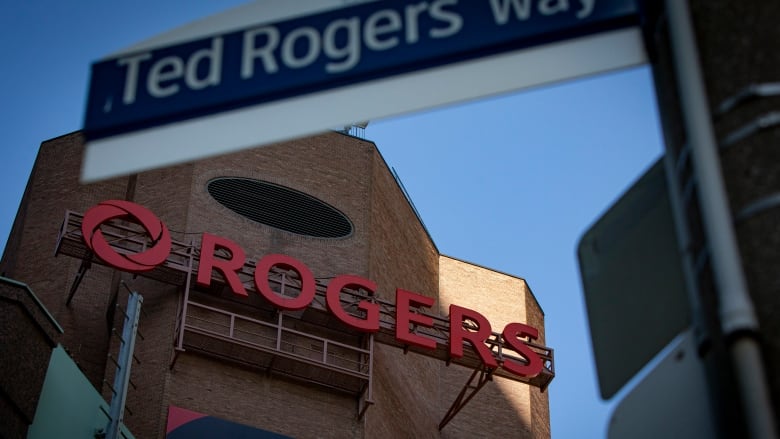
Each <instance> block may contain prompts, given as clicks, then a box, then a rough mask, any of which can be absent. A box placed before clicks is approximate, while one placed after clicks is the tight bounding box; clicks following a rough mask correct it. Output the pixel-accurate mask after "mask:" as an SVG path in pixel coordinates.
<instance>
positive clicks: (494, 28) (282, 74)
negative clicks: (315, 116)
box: [84, 0, 639, 140]
mask: <svg viewBox="0 0 780 439" xmlns="http://www.w3.org/2000/svg"><path fill="white" fill-rule="evenodd" d="M636 3H637V2H636V0H460V1H459V0H431V1H419V0H382V1H376V2H370V3H363V4H359V5H356V6H351V7H347V8H342V9H337V10H331V11H328V12H323V13H318V14H314V15H309V16H304V17H298V18H294V19H288V20H284V21H279V22H275V23H263V24H258V25H256V26H253V27H249V28H244V29H241V30H238V31H233V32H228V33H224V34H218V35H211V36H206V37H204V38H201V39H198V40H195V41H190V42H185V43H181V44H176V45H171V46H168V47H161V48H159V49H155V50H148V51H141V52H136V53H129V54H128V53H124V54H122V55H120V56H117V57H114V58H111V59H107V60H103V61H100V62H97V63H95V64H93V66H92V78H91V81H90V89H89V97H88V101H87V112H86V117H85V122H84V131H85V135H86V136H87V139H88V140H95V139H100V138H104V137H109V136H114V135H117V134H122V133H127V132H131V131H135V130H139V129H143V128H148V127H152V126H158V125H164V124H168V123H172V122H177V121H182V120H186V119H190V118H195V117H198V116H203V115H208V114H213V113H217V112H220V111H227V110H233V109H238V108H242V107H247V106H253V105H257V104H262V103H267V102H272V101H279V100H283V99H286V98H290V97H295V96H300V95H304V94H308V93H313V92H318V91H323V90H328V89H333V88H338V87H342V86H345V85H350V84H355V83H359V82H364V81H370V80H374V79H379V78H385V77H389V76H394V75H399V74H403V73H408V72H412V71H417V70H423V69H427V68H431V67H436V66H442V65H446V64H450V63H455V62H459V61H464V60H468V59H474V58H478V57H483V56H487V55H492V54H497V53H501V52H507V51H514V50H519V49H523V48H528V47H532V46H536V45H541V44H546V43H551V42H556V41H562V40H566V39H570V38H575V37H581V36H585V35H589V34H593V33H596V32H602V31H608V30H614V29H619V28H624V27H629V26H635V25H637V24H638V12H639V11H638V6H637V4H636ZM478 80H479V79H478V78H475V81H478ZM322 111H328V109H327V108H323V109H322Z"/></svg>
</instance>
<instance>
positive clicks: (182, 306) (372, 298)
mask: <svg viewBox="0 0 780 439" xmlns="http://www.w3.org/2000/svg"><path fill="white" fill-rule="evenodd" d="M82 154H83V138H82V135H81V133H78V132H77V133H72V134H68V135H65V136H62V137H58V138H55V139H52V140H49V141H47V142H44V143H43V144H42V145H41V148H40V151H39V154H38V157H37V160H36V163H35V167H34V169H33V172H32V174H31V176H30V180H29V183H28V185H27V189H26V192H25V194H24V198H23V200H22V203H21V206H20V208H19V212H18V214H17V218H16V221H15V223H14V227H13V230H12V233H11V235H10V237H9V239H8V243H7V246H6V250H5V253H4V255H3V259H2V262H0V273H2V274H3V276H4V277H6V278H9V279H13V280H14V281H17V282H23V283H24V284H26V285H27V286H28V287H29V289H30V290H32V291H33V292H34V293H35V295H36V296H37V297H38V298H40V302H41V303H42V305H43V307H44V308H45V309H46V310H48V312H49V313H50V314H51V316H53V319H54V320H56V324H58V325H59V326H61V328H62V332H61V333H56V334H55V335H53V336H50V338H53V339H56V342H58V343H59V344H61V345H62V347H64V348H65V349H66V350H67V352H68V353H69V354H70V356H71V358H72V359H73V360H74V361H75V362H76V364H78V366H79V368H80V369H81V371H82V372H83V374H84V375H85V376H86V377H87V379H88V380H89V381H90V382H91V383H92V385H93V386H94V387H95V388H96V389H97V390H98V391H99V392H101V393H102V395H103V396H104V398H105V399H106V401H109V400H110V399H111V396H112V393H113V391H112V386H111V383H112V380H113V378H114V373H115V370H116V366H115V364H114V362H113V359H115V358H116V356H117V351H118V350H119V342H118V341H117V337H113V336H112V334H114V333H116V332H117V331H118V332H120V333H121V330H122V328H121V327H122V320H123V315H124V314H123V313H124V310H123V307H124V306H125V303H126V302H127V297H128V293H129V291H137V292H138V293H140V294H141V295H142V296H143V305H142V309H143V314H142V316H141V318H140V322H139V326H138V331H139V333H140V334H141V335H142V338H139V339H138V341H137V342H136V344H135V353H134V355H135V357H136V360H137V361H136V362H134V364H133V365H132V374H131V380H132V382H133V385H132V387H131V389H130V390H129V392H128V396H127V402H126V405H127V409H128V411H127V412H126V414H125V417H124V423H125V425H126V426H127V427H128V429H129V430H130V431H131V432H132V433H133V435H134V436H135V437H138V438H162V437H195V436H191V435H190V436H187V435H185V433H183V432H184V430H182V428H184V427H186V422H185V421H192V420H196V419H201V418H203V417H204V416H206V417H208V418H209V419H212V418H213V419H216V420H219V421H220V422H223V421H224V422H229V423H232V424H231V425H234V426H235V425H240V426H242V427H241V428H250V429H257V430H258V431H260V430H262V431H265V432H266V433H264V434H268V435H269V436H256V437H277V436H273V435H271V434H276V435H281V436H282V437H297V438H369V437H370V438H391V437H392V438H396V437H410V438H411V437H414V438H418V437H420V438H422V437H431V438H438V437H443V438H456V437H494V436H503V437H518V438H546V437H549V436H550V418H549V408H548V407H549V405H548V396H547V395H548V394H547V393H546V392H545V391H544V390H545V389H546V387H547V385H548V384H549V382H550V381H551V380H552V378H553V376H554V367H553V359H552V350H551V349H549V348H547V347H546V346H545V338H544V314H543V312H542V310H541V308H540V306H539V304H538V302H537V301H536V299H535V297H534V295H533V293H532V292H531V290H530V289H529V287H528V285H527V284H526V282H525V280H523V279H521V278H518V277H515V276H510V275H507V274H504V273H500V272H496V271H494V270H491V269H489V268H485V267H481V266H478V265H474V264H471V263H468V262H464V261H462V260H459V259H456V258H452V257H448V256H445V255H442V254H440V253H439V251H438V249H437V247H436V245H435V243H434V242H433V241H432V240H431V238H430V236H429V235H428V233H427V231H426V229H425V227H424V226H423V224H422V223H421V221H420V219H419V218H418V217H417V215H416V213H415V211H414V209H413V207H412V206H411V204H410V202H409V200H408V199H407V198H406V196H405V195H404V192H403V190H402V189H401V188H400V186H399V184H398V182H397V181H396V180H395V178H394V177H393V174H392V173H391V171H390V170H389V168H388V166H387V164H386V163H385V162H384V160H383V158H382V156H381V154H380V153H379V151H378V150H377V147H376V145H374V144H373V143H372V142H370V141H367V140H364V139H361V138H358V137H354V136H350V135H348V134H344V133H339V132H330V133H325V134H321V135H317V136H312V137H307V138H302V139H297V140H292V141H288V142H283V143H279V144H274V145H271V146H267V147H263V148H256V149H250V150H246V151H242V152H238V153H232V154H228V155H224V156H219V157H214V158H209V159H205V160H201V161H198V162H193V163H188V164H182V165H178V166H173V167H168V168H164V169H158V170H152V171H147V172H143V173H139V174H134V175H131V176H126V177H120V178H114V179H111V180H107V181H102V182H98V183H92V184H87V185H82V184H80V183H79V181H78V175H79V169H80V166H81V161H82ZM105 200H128V201H131V202H132V203H134V204H135V205H140V206H143V207H145V208H146V209H148V210H149V211H150V212H153V214H154V215H155V216H156V217H157V218H159V219H160V221H161V222H162V223H163V224H164V225H165V226H167V229H168V230H169V231H170V236H171V240H172V242H173V244H172V249H171V250H170V252H169V255H168V257H167V259H166V260H165V262H164V263H161V264H160V266H159V267H156V268H154V269H153V270H151V271H144V272H141V271H139V272H136V273H131V272H126V271H122V270H118V269H116V268H115V267H112V266H110V264H108V263H106V261H105V260H104V258H101V257H100V256H99V255H100V252H99V251H97V250H96V249H93V248H92V247H91V244H90V243H89V242H88V241H89V239H85V237H84V236H83V235H84V233H83V232H82V228H81V225H82V224H83V220H84V214H85V212H88V211H89V209H90V208H92V207H93V206H95V205H98V204H99V203H101V202H103V201H105ZM100 227H101V229H102V230H103V234H104V235H105V236H104V237H105V239H106V241H107V242H108V243H109V246H111V247H112V248H113V249H114V251H116V252H118V254H123V255H124V254H126V253H128V254H129V253H133V252H136V253H138V252H143V251H145V250H146V249H147V247H153V246H154V245H156V244H157V242H156V241H155V240H154V239H153V238H152V239H151V240H150V239H149V238H148V237H145V236H144V233H143V232H144V230H143V228H139V227H138V224H134V223H133V221H131V220H128V219H127V218H118V219H116V220H113V222H111V224H108V223H106V224H103V225H101V226H100ZM147 231H148V230H147ZM101 236H103V235H101ZM207 236H208V237H214V238H206V237H207ZM207 239H214V240H215V241H214V242H216V244H214V243H213V242H212V244H213V245H214V246H213V247H208V248H207V247H206V245H205V244H206V243H205V242H204V241H206V240H207ZM225 243H227V244H225ZM134 246H135V247H134ZM138 246H140V247H138ZM236 247H240V249H241V250H243V252H245V255H244V256H245V258H241V261H240V262H236V264H237V265H236V266H235V267H234V269H235V271H234V272H233V273H231V272H229V271H230V270H228V269H224V268H221V267H222V266H224V265H226V264H229V263H230V262H229V261H238V260H239V255H238V254H237V252H238V251H239V250H237V248H236ZM268 255H284V257H286V258H293V260H294V261H298V262H296V263H298V264H299V265H297V266H295V267H292V268H291V267H290V266H288V265H284V264H282V265H278V264H277V265H273V266H270V267H268V271H267V272H266V271H263V272H262V273H261V274H262V276H261V275H258V274H257V273H254V279H255V280H254V281H253V273H252V272H253V271H254V270H255V268H256V267H257V266H259V265H260V261H262V260H268V259H264V258H265V257H266V256H268ZM207 258H208V261H210V263H211V264H212V265H213V266H212V269H211V270H205V269H204V264H205V262H204V261H206V260H207ZM284 260H288V259H284ZM300 265H305V268H306V269H308V270H310V272H311V274H310V275H309V274H308V273H303V274H302V273H301V267H300ZM294 268H297V269H294ZM197 270H200V271H203V272H204V273H205V274H201V273H200V271H198V273H197V277H196V271H197ZM231 270H232V269H231ZM265 274H267V276H265ZM341 275H352V276H357V278H359V279H363V280H365V279H368V280H370V281H371V282H373V285H370V286H367V285H366V284H365V283H364V284H363V285H362V287H361V285H353V284H346V285H345V288H344V289H342V290H341V291H340V292H339V291H336V293H335V297H336V299H335V305H334V302H332V301H327V303H325V302H326V300H325V299H326V296H327V291H328V285H330V284H331V283H333V282H334V279H340V278H339V276H341ZM233 276H235V279H237V280H236V282H237V283H238V284H240V285H238V284H234V283H233V281H232V278H233ZM310 278H313V279H314V283H313V285H314V289H315V290H316V293H315V294H314V296H313V300H312V301H311V303H310V304H308V306H305V307H303V308H301V307H296V309H287V310H285V309H280V307H279V306H274V304H272V303H269V301H268V300H266V299H264V298H263V297H262V296H261V294H258V292H259V289H260V287H259V286H260V285H265V284H267V285H268V286H269V287H270V288H271V289H272V290H273V291H274V294H278V295H279V297H281V298H282V299H280V300H292V298H293V297H295V295H298V297H300V296H302V295H303V291H304V289H305V288H304V284H306V282H305V281H306V280H307V279H310ZM256 279H260V280H259V281H258V280H256ZM276 279H279V280H276ZM350 279H352V278H350ZM264 283H265V284H264ZM242 288H243V289H244V290H245V291H246V293H247V294H246V295H242V294H239V293H240V291H237V290H240V289H242ZM285 288H288V289H292V291H293V292H292V293H290V292H289V291H288V292H287V293H285V290H284V289H285ZM367 290H373V291H367ZM398 290H403V291H407V292H411V293H413V294H414V296H410V297H417V298H418V300H417V301H414V300H413V301H412V302H411V305H412V311H411V314H412V315H414V316H420V315H425V316H427V317H411V320H410V321H408V322H406V325H404V326H406V327H409V328H410V329H409V331H407V332H408V333H409V334H415V335H416V336H418V337H423V338H424V339H427V340H434V341H435V345H436V346H435V347H433V348H430V347H425V346H418V345H416V344H415V343H405V342H403V340H401V339H399V338H398V337H397V336H395V337H394V336H393V328H394V327H395V325H396V321H395V320H394V319H396V315H397V316H398V317H397V318H398V319H400V318H401V317H400V316H401V314H396V313H397V312H398V309H396V307H397V308H401V305H400V304H397V303H396V300H397V297H400V296H398V294H401V293H399V292H398ZM371 293H373V294H371ZM350 294H351V296H350ZM419 296H422V297H424V298H429V299H425V300H423V299H419ZM431 299H432V300H431ZM351 300H352V301H351ZM363 301H365V302H366V303H367V302H371V303H372V304H376V306H377V308H378V309H379V310H380V311H379V314H378V315H379V317H378V319H379V320H378V322H379V323H380V325H381V328H380V329H378V330H372V331H361V330H356V329H355V328H352V327H350V325H348V324H344V319H343V318H340V317H339V315H338V311H339V310H342V311H343V312H345V313H346V314H347V317H345V318H349V316H350V315H351V316H352V318H357V319H368V317H367V315H368V311H365V310H362V308H360V306H361V305H360V304H361V303H364V302H363ZM423 302H425V303H423ZM407 305H409V304H408V303H407ZM372 306H373V305H372ZM452 306H455V307H456V308H452ZM461 308H465V309H466V310H467V311H468V312H466V314H465V315H466V316H467V317H466V318H464V320H463V321H462V322H461V321H458V322H457V325H452V326H453V327H455V326H457V329H455V330H454V331H456V333H457V331H464V332H462V333H460V334H461V335H462V336H463V337H464V340H467V339H468V338H469V337H470V336H469V335H468V334H470V333H473V332H475V331H477V329H478V328H476V327H475V323H476V326H478V327H479V328H482V329H484V326H485V322H484V321H482V322H478V321H475V318H472V317H468V316H473V314H469V313H470V312H471V311H469V310H474V311H477V312H478V313H479V315H480V316H484V317H485V318H486V319H487V321H488V324H489V325H490V327H491V328H492V335H491V336H490V337H489V338H488V339H487V340H486V342H485V343H484V345H483V347H482V348H479V347H476V346H475V344H476V343H473V342H465V341H459V342H458V343H457V344H458V345H462V348H463V353H462V354H461V356H457V355H452V351H451V350H448V348H447V345H446V343H447V338H446V334H445V335H441V334H437V333H436V331H437V328H438V329H442V328H443V329H447V325H448V324H449V321H448V320H447V316H448V314H450V313H451V310H452V309H458V310H459V309H461ZM419 319H423V320H424V321H423V320H419ZM426 319H432V320H430V322H432V323H429V321H428V320H426ZM476 320H478V319H476ZM512 323H520V324H522V325H527V326H529V327H532V328H534V329H536V330H538V334H536V335H538V336H537V337H535V338H534V337H533V336H532V335H529V334H527V333H522V334H520V333H517V332H515V333H512V334H514V336H516V337H515V338H516V339H515V340H514V341H515V343H517V342H518V341H522V343H523V344H524V346H526V347H527V349H531V351H532V353H533V355H530V356H531V357H536V358H537V361H539V362H541V368H540V369H539V372H537V373H528V374H525V375H523V373H519V374H518V373H512V372H511V371H509V368H508V367H505V366H506V364H507V363H512V364H514V365H516V366H518V367H519V368H521V369H522V368H523V367H526V368H527V367H531V366H532V365H533V364H532V363H533V362H534V360H533V359H532V358H528V357H529V355H523V353H522V351H523V348H521V349H520V351H521V352H517V349H514V350H513V349H512V344H511V343H509V344H507V343H506V340H505V339H506V338H507V337H509V338H513V337H512V335H511V334H510V335H509V336H507V335H506V334H507V331H508V329H507V330H505V331H504V337H503V338H502V336H501V334H500V333H501V328H518V327H521V326H517V325H515V326H512ZM464 325H465V326H464ZM461 326H462V328H461ZM522 327H523V328H525V326H522ZM469 328H470V329H469ZM450 331H451V332H450V334H452V331H453V329H452V328H450ZM50 332H51V331H50ZM55 332H56V331H55ZM464 334H465V335H464ZM437 337H438V338H437ZM49 344H51V343H50V342H49ZM483 349H484V350H483ZM507 349H509V350H507ZM485 352H489V353H490V355H493V356H494V357H495V358H496V359H497V363H496V364H498V365H499V367H497V368H493V367H489V366H490V365H489V364H487V363H485V361H484V359H485V357H484V356H483V355H485V354H484V353H485ZM7 367H9V366H7V364H5V363H4V364H3V368H4V369H6V368H7ZM42 367H45V365H44V366H42ZM474 389H477V391H476V392H474ZM6 393H7V392H6ZM472 393H473V395H472ZM459 395H460V398H459ZM470 396H473V399H471V398H470ZM19 398H21V397H19ZM25 398H26V397H25ZM7 399H9V401H10V402H7V403H6V405H10V406H13V405H14V404H18V403H19V401H15V400H14V398H13V397H8V398H7ZM16 399H18V398H16ZM457 401H460V403H457ZM464 401H465V402H467V403H464ZM454 402H456V403H455V404H454V405H453V403H454ZM25 404H27V405H28V406H29V405H30V402H29V401H28V402H25ZM461 409H462V410H461ZM9 410H10V409H9ZM10 411H13V410H10ZM28 411H29V410H28ZM17 412H18V410H17ZM36 422H38V419H36ZM200 422H205V421H202V420H201V421H200ZM23 423H24V422H22V424H23ZM193 425H194V424H193ZM203 425H205V424H203ZM219 425H222V427H213V428H228V427H226V425H228V424H226V423H225V424H219ZM183 426H184V427H183ZM177 428H178V430H177ZM203 428H206V427H203ZM209 428H211V427H209ZM177 431H178V433H177ZM224 431H228V430H224ZM4 434H5V435H8V436H11V433H9V432H4ZM176 434H178V435H179V436H176ZM190 434H191V433H190ZM258 434H259V433H258ZM251 437H255V436H251Z"/></svg>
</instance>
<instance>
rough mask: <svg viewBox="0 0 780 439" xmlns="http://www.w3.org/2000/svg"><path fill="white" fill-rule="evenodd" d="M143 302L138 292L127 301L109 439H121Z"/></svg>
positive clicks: (110, 414) (115, 379)
mask: <svg viewBox="0 0 780 439" xmlns="http://www.w3.org/2000/svg"><path fill="white" fill-rule="evenodd" d="M143 301H144V298H143V296H141V295H140V294H138V292H136V291H132V292H131V293H130V297H128V299H127V313H126V314H125V319H124V327H123V328H122V338H121V341H120V343H121V345H120V348H119V358H118V359H117V367H116V374H115V375H114V387H113V389H112V390H113V392H114V394H113V397H112V398H111V408H110V411H109V416H110V420H109V422H108V427H107V428H106V438H107V439H116V438H118V437H119V427H120V426H121V425H122V421H123V419H124V413H125V400H126V399H127V386H128V384H129V382H130V366H131V365H132V364H133V350H134V349H135V338H136V334H137V332H138V319H139V318H140V315H141V304H142V303H143Z"/></svg>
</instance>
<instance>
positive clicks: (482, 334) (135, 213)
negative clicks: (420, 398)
mask: <svg viewBox="0 0 780 439" xmlns="http://www.w3.org/2000/svg"><path fill="white" fill-rule="evenodd" d="M115 218H121V219H124V220H128V221H133V222H136V223H138V224H140V225H141V226H143V227H144V229H145V230H146V232H147V233H149V235H150V236H151V237H152V241H153V246H152V247H150V248H149V249H147V250H146V251H144V252H143V253H139V254H136V255H120V254H118V253H116V252H115V251H114V250H113V249H112V248H111V246H110V245H109V244H108V243H107V242H106V241H105V238H103V235H102V233H101V232H100V225H101V224H103V223H105V222H108V221H110V220H112V219H115ZM82 236H83V238H84V242H85V244H86V245H87V247H88V248H89V249H90V250H92V251H93V252H94V253H95V254H96V255H97V256H98V257H99V258H100V259H101V260H103V261H104V262H106V263H107V264H108V265H110V266H112V267H114V268H117V269H120V270H124V271H129V272H142V271H149V270H152V269H154V268H155V267H156V266H157V265H160V264H162V263H163V262H164V261H165V260H166V258H167V257H168V255H169V253H170V249H171V238H170V235H169V234H168V229H167V228H166V227H165V225H164V224H163V223H162V221H160V220H159V218H157V217H156V216H154V214H152V213H151V212H150V211H149V210H148V209H146V208H145V207H143V206H140V205H138V204H135V203H132V202H129V201H124V200H109V201H104V202H102V203H100V204H98V205H97V206H95V207H93V208H92V209H90V210H89V211H87V213H85V214H84V221H83V223H82ZM220 250H221V251H223V252H227V254H228V256H226V257H222V256H217V251H220ZM245 262H246V253H245V252H244V250H243V249H242V248H241V246H239V245H238V244H236V243H235V242H233V241H231V240H229V239H227V238H223V237H220V236H216V235H212V234H209V233H203V235H202V238H201V248H200V263H199V265H198V273H197V281H196V282H197V284H198V285H200V286H202V287H208V286H210V285H211V279H212V273H213V272H214V270H216V271H218V272H219V273H220V274H221V275H222V277H223V278H224V279H225V282H227V284H228V285H229V286H230V289H231V290H232V291H233V293H234V294H236V295H238V296H245V297H246V296H248V293H247V291H246V288H244V285H243V284H242V283H241V279H239V277H238V271H239V270H241V268H242V267H243V266H244V264H245ZM273 267H281V268H282V269H285V270H292V271H294V272H295V273H296V274H297V276H298V277H299V279H300V282H301V288H300V292H299V294H298V296H296V297H288V296H286V295H281V294H278V293H277V292H275V291H273V289H271V286H270V285H269V282H268V275H269V273H270V272H271V269H272V268H273ZM254 284H255V288H256V290H257V292H258V293H259V294H260V295H262V296H263V297H264V298H265V299H266V300H267V301H268V302H270V303H271V304H272V305H273V306H275V307H277V308H280V309H283V310H290V311H295V310H301V309H304V308H306V307H308V306H309V305H310V304H311V302H312V300H314V297H315V295H316V281H315V278H314V275H313V274H312V272H311V270H309V268H308V267H307V266H306V265H305V264H304V263H303V262H301V261H299V260H297V259H295V258H293V257H291V256H287V255H281V254H270V255H266V256H265V257H263V258H261V259H260V260H259V261H258V262H257V264H256V265H255V271H254ZM345 288H351V289H356V288H359V289H362V290H364V291H366V292H367V293H368V296H369V297H368V298H367V299H364V300H361V301H360V302H359V303H358V309H359V310H360V311H361V312H362V318H361V317H359V316H356V315H354V314H350V313H348V312H347V311H346V310H345V309H344V307H343V306H342V303H341V293H342V291H343V290H344V289H345ZM376 290H377V285H376V284H375V283H374V282H373V281H371V280H369V279H365V278H362V277H360V276H355V275H348V274H343V275H340V276H336V277H335V278H333V279H332V280H331V281H330V282H329V283H328V286H327V289H326V293H325V303H326V306H327V308H328V311H330V313H331V314H333V315H334V316H335V317H336V318H337V319H338V320H340V321H341V322H342V323H343V324H344V325H346V326H348V327H350V328H352V329H355V330H357V331H361V332H368V333H373V332H377V331H379V329H380V318H379V311H380V309H379V304H377V303H374V302H373V301H372V299H371V297H373V296H374V294H375V292H376ZM395 302H396V324H395V338H396V340H398V341H399V342H401V343H403V344H404V345H413V346H416V347H419V348H423V349H436V340H434V339H433V338H430V337H426V336H425V335H424V334H420V333H417V332H416V330H415V332H412V329H413V328H418V327H423V328H425V327H428V328H432V327H433V325H434V319H433V318H432V317H431V316H429V315H426V314H423V313H421V312H413V311H412V307H413V306H414V307H416V308H418V309H419V308H421V307H425V308H430V307H432V306H433V305H434V303H435V300H434V299H433V298H431V297H426V296H422V295H419V294H416V293H413V292H411V291H406V290H403V289H401V288H398V289H396V292H395ZM449 311H450V316H449V354H450V356H451V357H455V358H461V357H463V355H464V354H463V346H464V344H465V343H468V344H470V345H471V347H472V349H473V350H474V351H475V352H476V354H477V355H478V356H479V358H480V360H481V361H482V363H483V364H484V365H485V366H486V367H488V368H492V369H495V368H497V367H499V361H497V360H496V358H495V357H494V355H493V352H492V351H491V349H490V348H489V347H488V345H487V344H486V341H487V340H488V338H489V337H490V336H491V335H492V329H491V327H490V322H489V321H488V319H487V318H485V316H483V315H482V314H480V313H479V312H477V311H474V310H471V309H468V308H464V307H461V306H458V305H454V304H453V305H450V308H449ZM538 337H539V331H538V330H537V329H536V328H534V327H532V326H529V325H526V324H523V323H509V324H507V325H506V326H505V327H504V330H503V331H502V333H501V338H502V339H503V341H504V342H505V343H506V345H508V346H509V348H510V349H511V350H513V351H515V352H517V353H518V354H520V355H521V356H522V357H523V358H524V359H525V362H520V361H517V360H513V359H511V358H506V357H505V356H504V357H503V358H501V367H503V368H504V369H506V370H507V371H509V372H511V373H513V374H515V375H519V376H523V377H528V378H533V377H535V376H537V375H538V374H539V373H541V371H542V369H543V367H544V365H543V362H542V358H541V357H540V356H539V354H537V353H536V352H535V351H534V350H533V349H531V348H530V347H529V346H528V345H527V344H526V343H524V342H523V340H522V339H523V338H528V339H531V340H535V339H536V338H538ZM504 349H507V347H506V346H505V347H504Z"/></svg>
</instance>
